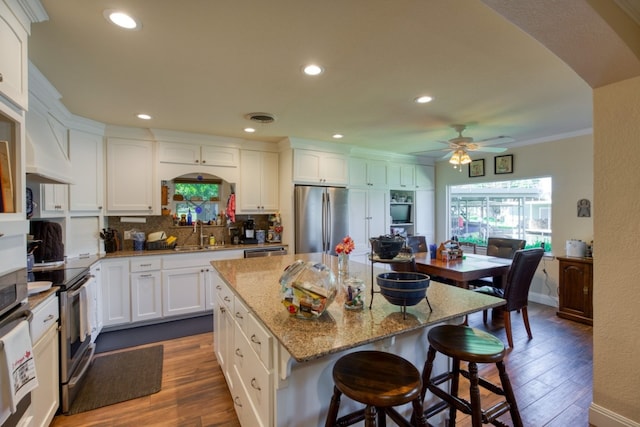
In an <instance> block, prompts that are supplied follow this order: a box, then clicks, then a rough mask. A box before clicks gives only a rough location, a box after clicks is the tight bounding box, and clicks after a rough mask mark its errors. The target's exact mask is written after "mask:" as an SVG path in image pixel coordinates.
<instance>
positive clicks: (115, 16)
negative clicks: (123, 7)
mask: <svg viewBox="0 0 640 427" xmlns="http://www.w3.org/2000/svg"><path fill="white" fill-rule="evenodd" d="M103 15H104V17H105V18H107V21H109V22H111V23H112V24H114V25H117V26H118V27H120V28H124V29H126V30H139V29H140V28H142V24H141V23H140V21H138V20H137V19H136V18H134V17H132V16H131V15H128V14H126V13H124V12H121V11H118V10H113V9H107V10H105V11H104V13H103Z"/></svg>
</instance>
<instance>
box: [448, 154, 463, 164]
mask: <svg viewBox="0 0 640 427" xmlns="http://www.w3.org/2000/svg"><path fill="white" fill-rule="evenodd" d="M449 163H451V164H453V165H457V164H460V153H458V151H455V152H454V153H453V156H451V158H450V159H449Z"/></svg>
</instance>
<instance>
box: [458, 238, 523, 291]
mask: <svg viewBox="0 0 640 427" xmlns="http://www.w3.org/2000/svg"><path fill="white" fill-rule="evenodd" d="M526 244H527V241H526V240H522V239H507V238H503V237H489V239H488V240H487V253H486V255H487V256H495V257H498V258H508V259H513V256H514V255H515V253H516V251H519V250H521V249H524V247H525V245H526ZM482 286H494V285H493V277H483V278H482V279H476V280H472V281H471V282H469V287H471V288H480V287H482ZM498 286H499V285H498Z"/></svg>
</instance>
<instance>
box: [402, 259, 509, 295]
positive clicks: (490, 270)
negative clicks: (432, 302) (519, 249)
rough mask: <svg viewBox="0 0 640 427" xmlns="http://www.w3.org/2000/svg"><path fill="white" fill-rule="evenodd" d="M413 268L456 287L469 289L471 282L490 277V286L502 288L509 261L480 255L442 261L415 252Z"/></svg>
mask: <svg viewBox="0 0 640 427" xmlns="http://www.w3.org/2000/svg"><path fill="white" fill-rule="evenodd" d="M414 256H415V268H416V270H417V271H418V272H420V273H425V274H428V275H430V276H433V278H434V280H437V278H438V277H442V278H445V279H448V280H450V281H452V282H454V283H455V285H456V286H459V287H461V288H465V289H469V282H471V281H472V280H477V279H482V278H484V277H492V278H493V284H492V286H494V287H497V288H502V287H503V286H504V284H505V283H506V280H507V274H508V273H509V268H511V261H512V260H511V259H508V258H499V257H494V256H488V255H480V254H464V255H463V256H462V257H461V258H457V259H452V260H442V259H437V258H431V256H430V254H429V253H428V252H416V253H415V254H414Z"/></svg>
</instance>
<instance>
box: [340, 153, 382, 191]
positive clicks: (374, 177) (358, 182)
mask: <svg viewBox="0 0 640 427" xmlns="http://www.w3.org/2000/svg"><path fill="white" fill-rule="evenodd" d="M349 185H350V186H352V187H375V188H385V187H386V186H387V162H386V161H384V160H370V159H361V158H358V157H352V158H351V159H349Z"/></svg>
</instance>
